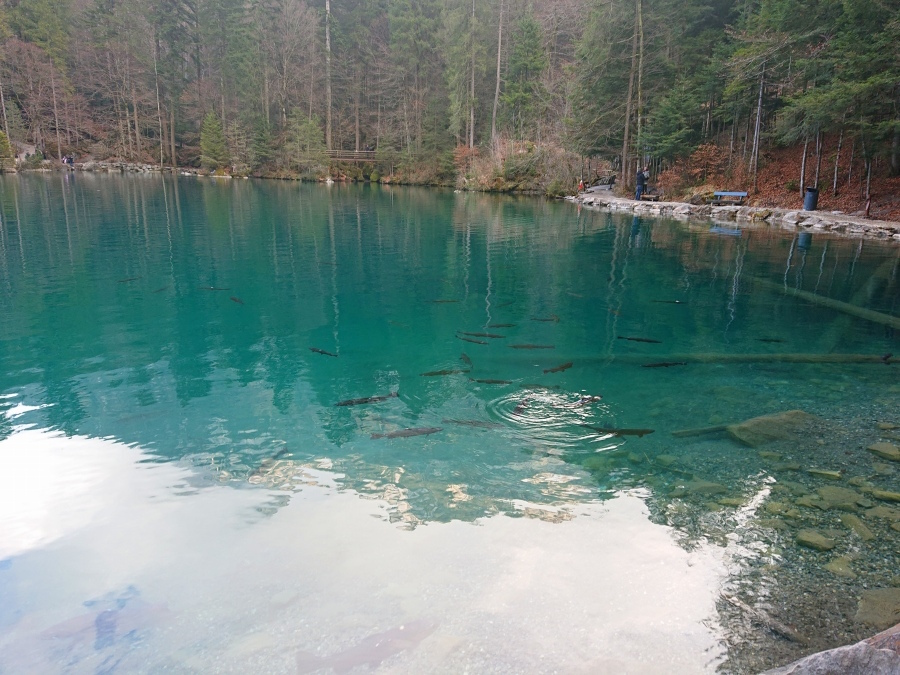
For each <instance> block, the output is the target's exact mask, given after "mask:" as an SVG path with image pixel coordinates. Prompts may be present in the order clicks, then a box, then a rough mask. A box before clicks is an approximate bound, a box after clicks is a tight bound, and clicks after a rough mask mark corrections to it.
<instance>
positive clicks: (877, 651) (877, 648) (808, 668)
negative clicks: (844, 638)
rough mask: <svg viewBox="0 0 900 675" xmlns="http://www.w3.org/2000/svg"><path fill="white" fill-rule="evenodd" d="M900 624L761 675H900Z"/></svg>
mask: <svg viewBox="0 0 900 675" xmlns="http://www.w3.org/2000/svg"><path fill="white" fill-rule="evenodd" d="M897 673H900V625H897V626H894V627H893V628H890V629H888V630H886V631H884V632H883V633H879V634H878V635H875V636H873V637H870V638H868V639H867V640H862V641H861V642H857V643H856V644H853V645H847V646H845V647H838V648H837V649H829V650H827V651H824V652H818V653H816V654H811V655H810V656H806V657H804V658H802V659H799V660H797V661H794V662H793V663H790V664H788V665H786V666H781V667H780V668H773V669H771V670H767V671H765V672H764V673H762V675H897Z"/></svg>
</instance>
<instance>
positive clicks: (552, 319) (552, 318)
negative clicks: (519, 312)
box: [531, 314, 559, 323]
mask: <svg viewBox="0 0 900 675" xmlns="http://www.w3.org/2000/svg"><path fill="white" fill-rule="evenodd" d="M531 320H532V321H543V322H546V323H559V317H558V316H556V314H551V315H550V316H547V317H539V316H533V317H531Z"/></svg>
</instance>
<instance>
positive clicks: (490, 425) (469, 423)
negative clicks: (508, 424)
mask: <svg viewBox="0 0 900 675" xmlns="http://www.w3.org/2000/svg"><path fill="white" fill-rule="evenodd" d="M441 422H442V423H443V424H460V425H462V426H466V427H479V428H481V429H501V428H503V425H502V424H497V423H496V422H485V421H483V420H454V419H450V418H447V417H445V418H444V419H442V420H441Z"/></svg>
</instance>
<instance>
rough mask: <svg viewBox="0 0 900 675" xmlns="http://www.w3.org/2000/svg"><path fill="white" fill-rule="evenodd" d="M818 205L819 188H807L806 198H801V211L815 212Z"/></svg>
mask: <svg viewBox="0 0 900 675" xmlns="http://www.w3.org/2000/svg"><path fill="white" fill-rule="evenodd" d="M818 205H819V188H815V187H809V186H807V188H806V197H804V198H803V210H804V211H815V210H816V206H818Z"/></svg>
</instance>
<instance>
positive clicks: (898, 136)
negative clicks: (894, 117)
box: [891, 121, 900, 176]
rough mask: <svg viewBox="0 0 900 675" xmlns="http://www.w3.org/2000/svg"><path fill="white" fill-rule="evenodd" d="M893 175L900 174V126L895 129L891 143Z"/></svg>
mask: <svg viewBox="0 0 900 675" xmlns="http://www.w3.org/2000/svg"><path fill="white" fill-rule="evenodd" d="M898 122H900V121H898ZM891 175H892V176H897V175H900V128H898V129H897V130H896V131H894V140H893V142H892V143H891Z"/></svg>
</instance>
